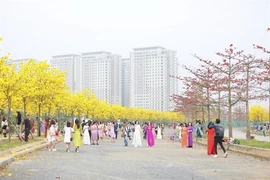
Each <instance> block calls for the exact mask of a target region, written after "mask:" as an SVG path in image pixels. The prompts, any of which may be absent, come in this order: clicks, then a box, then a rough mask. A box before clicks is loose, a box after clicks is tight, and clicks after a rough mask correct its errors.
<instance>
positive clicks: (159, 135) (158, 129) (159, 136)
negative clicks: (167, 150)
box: [157, 126, 162, 139]
mask: <svg viewBox="0 0 270 180" xmlns="http://www.w3.org/2000/svg"><path fill="white" fill-rule="evenodd" d="M157 139H162V136H161V128H160V127H159V126H158V128H157Z"/></svg>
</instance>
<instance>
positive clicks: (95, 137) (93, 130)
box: [91, 125, 98, 141]
mask: <svg viewBox="0 0 270 180" xmlns="http://www.w3.org/2000/svg"><path fill="white" fill-rule="evenodd" d="M91 140H92V141H97V140H98V127H97V125H92V126H91Z"/></svg>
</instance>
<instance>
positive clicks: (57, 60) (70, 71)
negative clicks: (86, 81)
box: [51, 54, 81, 93]
mask: <svg viewBox="0 0 270 180" xmlns="http://www.w3.org/2000/svg"><path fill="white" fill-rule="evenodd" d="M51 67H52V68H57V69H60V70H62V71H64V72H67V74H66V84H67V86H69V88H70V90H72V91H73V92H74V93H77V92H79V91H81V57H80V55H76V54H66V55H57V56H53V57H52V59H51Z"/></svg>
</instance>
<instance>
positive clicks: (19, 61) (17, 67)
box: [7, 58, 36, 72]
mask: <svg viewBox="0 0 270 180" xmlns="http://www.w3.org/2000/svg"><path fill="white" fill-rule="evenodd" d="M30 59H31V58H28V59H27V58H26V59H12V60H11V61H8V62H7V63H9V64H14V65H15V70H16V71H17V72H18V71H19V70H20V68H21V64H22V63H27V62H28V61H29V60H30ZM33 60H34V61H36V60H35V59H33Z"/></svg>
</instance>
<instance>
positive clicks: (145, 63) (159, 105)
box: [130, 47, 178, 111]
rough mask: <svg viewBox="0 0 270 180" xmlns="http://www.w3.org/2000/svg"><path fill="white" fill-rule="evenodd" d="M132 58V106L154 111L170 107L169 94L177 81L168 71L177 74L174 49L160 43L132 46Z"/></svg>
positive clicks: (176, 86) (175, 87)
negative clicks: (159, 44)
mask: <svg viewBox="0 0 270 180" xmlns="http://www.w3.org/2000/svg"><path fill="white" fill-rule="evenodd" d="M133 50H134V51H133V52H131V54H130V60H131V67H130V69H131V92H130V98H131V99H130V105H131V107H138V108H139V107H142V108H145V109H152V110H157V111H171V110H173V102H172V101H170V98H171V97H170V96H171V95H172V94H174V93H177V90H178V84H177V80H176V79H175V78H172V77H170V75H178V66H177V57H176V51H173V50H168V49H165V48H163V47H146V48H134V49H133Z"/></svg>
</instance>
